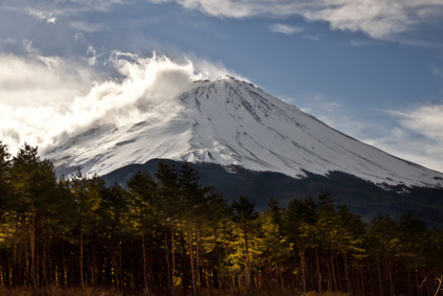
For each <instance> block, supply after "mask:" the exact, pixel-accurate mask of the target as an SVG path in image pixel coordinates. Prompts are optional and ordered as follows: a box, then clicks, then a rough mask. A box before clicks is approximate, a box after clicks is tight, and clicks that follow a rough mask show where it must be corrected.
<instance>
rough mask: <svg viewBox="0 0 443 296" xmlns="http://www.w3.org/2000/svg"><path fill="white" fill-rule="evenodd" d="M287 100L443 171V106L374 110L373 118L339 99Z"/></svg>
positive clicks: (333, 124) (339, 127) (335, 125)
mask: <svg viewBox="0 0 443 296" xmlns="http://www.w3.org/2000/svg"><path fill="white" fill-rule="evenodd" d="M286 101H287V102H289V103H291V104H294V103H296V104H299V105H301V106H300V107H301V109H302V110H303V111H304V112H307V113H309V114H311V115H313V116H315V117H317V118H318V119H320V120H322V121H323V122H325V123H326V124H328V125H330V126H331V127H333V128H335V129H337V130H339V131H341V132H343V133H345V134H347V135H350V136H352V137H354V138H356V139H358V140H360V141H362V142H365V143H367V144H369V145H372V146H374V147H377V148H379V149H381V150H383V151H385V152H387V153H390V154H392V155H394V156H396V157H399V158H402V159H405V160H408V161H412V162H415V163H417V164H420V165H423V166H426V167H428V168H430V169H434V170H437V171H440V172H443V158H442V157H441V155H442V153H443V148H442V147H443V105H425V106H420V107H417V108H414V109H410V110H402V111H389V112H385V111H381V110H378V111H377V110H372V111H371V115H370V116H365V114H364V113H359V114H354V113H351V110H349V109H347V108H346V106H345V105H342V104H340V103H338V101H339V100H337V99H333V98H329V97H325V96H322V95H317V96H314V97H312V98H310V99H309V100H295V99H290V100H286ZM367 112H369V111H367ZM374 118H378V119H379V120H374Z"/></svg>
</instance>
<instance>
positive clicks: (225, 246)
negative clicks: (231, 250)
mask: <svg viewBox="0 0 443 296" xmlns="http://www.w3.org/2000/svg"><path fill="white" fill-rule="evenodd" d="M224 232H225V234H226V229H225V230H224ZM223 242H224V249H225V258H226V269H227V271H228V285H229V290H230V292H231V295H232V294H233V287H232V279H231V271H230V270H231V268H230V267H229V257H228V244H227V243H226V239H224V240H223Z"/></svg>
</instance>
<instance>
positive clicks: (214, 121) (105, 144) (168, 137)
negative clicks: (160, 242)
mask: <svg viewBox="0 0 443 296" xmlns="http://www.w3.org/2000/svg"><path fill="white" fill-rule="evenodd" d="M188 89H189V90H188V91H186V92H184V93H182V94H181V95H179V96H176V97H174V98H165V100H164V101H163V102H162V103H157V104H155V105H152V106H146V107H145V108H144V110H145V111H144V112H143V113H141V114H138V115H137V116H134V117H132V118H131V119H130V120H129V121H127V122H126V123H125V124H121V125H114V124H107V125H97V126H96V127H94V128H93V129H91V130H89V131H87V132H85V133H83V134H80V135H78V136H76V137H74V138H71V139H69V140H68V141H67V142H66V143H65V144H63V145H61V146H59V147H57V148H55V149H53V150H52V151H50V152H49V153H47V155H45V157H47V158H49V159H51V160H53V162H54V164H55V166H56V168H57V169H58V171H59V172H64V173H70V172H73V171H75V170H76V169H78V168H81V169H82V171H83V172H84V173H87V174H94V173H97V174H99V175H104V174H107V173H110V172H112V171H115V170H116V169H118V168H120V167H123V166H125V165H129V164H143V163H146V162H147V161H149V160H151V159H158V158H162V159H172V160H177V161H189V162H206V163H215V164H220V165H222V166H226V167H227V166H229V165H232V164H234V165H238V166H241V167H243V168H246V169H248V170H253V171H270V172H279V173H283V174H285V175H287V176H290V177H293V178H301V177H303V176H305V175H306V174H305V172H311V173H314V174H318V175H327V174H329V173H330V172H334V171H340V172H344V173H347V174H351V175H354V176H357V177H359V178H362V179H364V180H368V181H371V182H373V183H375V184H387V185H397V184H403V185H406V186H424V187H443V174H442V173H439V172H436V171H432V170H429V169H427V168H424V167H421V166H419V165H416V164H413V163H410V162H407V161H404V160H401V159H398V158H396V157H394V156H392V155H389V154H387V153H385V152H383V151H381V150H378V149H377V148H374V147H372V146H369V145H367V144H364V143H362V142H359V141H357V140H355V139H353V138H351V137H348V136H346V135H344V134H342V133H340V132H338V131H336V130H334V129H332V128H331V127H329V126H327V125H326V124H324V123H323V122H321V121H319V120H317V119H316V118H314V117H312V116H310V115H308V114H306V113H304V112H302V111H301V110H299V109H298V108H296V107H295V106H292V105H289V104H286V103H285V102H283V101H281V100H279V99H277V98H275V97H273V96H271V95H269V94H267V93H265V92H264V91H263V90H261V89H259V88H257V87H256V86H254V85H252V84H250V83H247V82H243V81H239V80H236V79H235V78H232V77H229V76H225V77H221V78H219V79H217V80H215V81H198V82H194V83H193V84H192V85H191V86H189V88H188Z"/></svg>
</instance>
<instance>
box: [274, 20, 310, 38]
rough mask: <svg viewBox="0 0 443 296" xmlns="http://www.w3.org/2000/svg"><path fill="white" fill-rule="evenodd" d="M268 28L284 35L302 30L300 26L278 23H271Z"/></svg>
mask: <svg viewBox="0 0 443 296" xmlns="http://www.w3.org/2000/svg"><path fill="white" fill-rule="evenodd" d="M270 30H271V32H274V33H282V34H286V35H293V34H295V33H300V32H303V29H302V28H299V27H294V26H289V25H285V24H280V23H278V24H273V25H271V26H270Z"/></svg>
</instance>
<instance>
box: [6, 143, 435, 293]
mask: <svg viewBox="0 0 443 296" xmlns="http://www.w3.org/2000/svg"><path fill="white" fill-rule="evenodd" d="M250 199H251V200H252V199H253V197H252V196H251V197H246V196H240V197H238V199H237V200H236V201H234V202H232V203H231V204H229V202H228V201H227V199H226V198H225V196H224V194H223V193H222V192H219V191H218V190H217V189H216V188H213V187H206V186H202V185H201V184H200V182H199V175H198V174H197V173H196V172H195V171H194V169H193V168H192V166H191V165H190V164H188V163H184V164H183V165H182V166H181V167H180V168H176V167H174V166H171V165H168V164H166V163H164V162H160V163H159V165H158V168H157V171H156V173H155V174H154V175H152V176H151V175H149V174H148V173H146V172H138V173H136V174H135V175H133V176H132V177H131V178H130V180H129V181H128V182H127V183H126V184H114V185H112V186H109V185H107V184H106V183H105V182H104V181H103V179H101V178H100V177H98V176H93V177H86V176H84V175H82V174H81V172H80V171H79V172H78V173H77V174H75V175H73V176H70V177H60V178H57V177H56V174H55V172H54V166H53V164H52V163H51V162H50V161H49V160H42V159H40V158H39V157H38V155H37V148H35V147H31V146H29V145H26V144H25V145H24V146H23V147H22V148H21V149H20V150H19V151H18V152H17V154H16V155H15V156H11V155H9V153H8V148H7V146H6V145H3V144H2V143H1V142H0V294H1V295H170V296H174V295H194V296H196V295H324V296H326V295H340V294H342V295H441V294H439V293H441V292H439V290H440V288H441V287H440V284H441V279H442V275H443V231H442V230H441V229H435V228H428V227H427V226H426V225H425V224H424V223H423V222H422V221H421V220H419V219H417V218H415V217H413V216H412V215H411V214H407V213H405V214H404V215H403V216H401V217H400V218H399V219H397V220H394V219H392V218H390V217H389V216H378V217H376V218H374V219H373V220H372V221H371V222H370V223H365V222H363V221H362V220H361V218H360V217H359V216H357V215H356V214H354V213H352V212H350V211H349V210H348V209H347V207H346V206H345V205H335V204H334V199H333V196H331V195H329V194H328V193H323V194H321V195H320V196H317V197H315V198H309V199H304V200H298V199H296V196H294V199H293V200H292V201H291V202H289V204H288V205H285V206H282V205H280V204H279V202H278V200H277V199H276V198H273V197H270V199H269V202H268V208H267V209H266V210H264V211H260V212H258V211H256V210H255V207H254V204H253V203H252V202H251V201H250ZM332 292H334V293H332ZM335 292H337V293H335Z"/></svg>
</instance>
